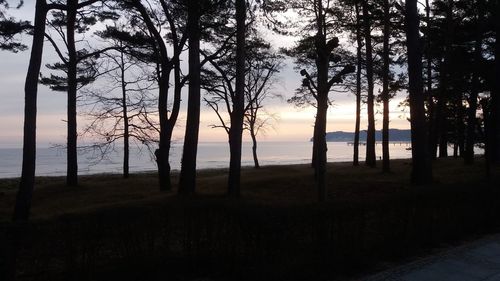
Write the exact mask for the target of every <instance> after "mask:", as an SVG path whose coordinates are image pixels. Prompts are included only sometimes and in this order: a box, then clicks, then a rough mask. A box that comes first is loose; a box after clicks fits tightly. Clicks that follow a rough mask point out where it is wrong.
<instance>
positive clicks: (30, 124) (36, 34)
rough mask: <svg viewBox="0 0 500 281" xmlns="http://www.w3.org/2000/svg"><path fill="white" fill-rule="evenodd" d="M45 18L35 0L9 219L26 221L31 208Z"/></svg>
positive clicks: (44, 10) (40, 1)
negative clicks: (19, 165) (18, 179)
mask: <svg viewBox="0 0 500 281" xmlns="http://www.w3.org/2000/svg"><path fill="white" fill-rule="evenodd" d="M46 18H47V3H46V2H45V0H37V1H36V8H35V20H34V29H33V43H32V47H31V55H30V61H29V66H28V72H27V74H26V81H25V84H24V94H25V98H24V103H25V105H24V131H23V133H24V136H23V164H22V171H21V182H20V184H19V190H18V191H17V195H16V204H15V207H14V214H13V220H14V221H26V220H28V219H29V216H30V210H31V198H32V196H33V188H34V186H35V162H36V161H35V160H36V119H37V118H36V117H37V108H36V103H37V92H38V77H39V75H40V67H41V64H42V54H43V42H44V36H45V20H46Z"/></svg>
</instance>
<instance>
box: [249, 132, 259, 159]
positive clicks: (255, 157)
mask: <svg viewBox="0 0 500 281" xmlns="http://www.w3.org/2000/svg"><path fill="white" fill-rule="evenodd" d="M250 136H251V137H252V155H253V164H254V167H255V168H256V169H258V168H260V165H259V158H258V157H257V136H256V135H255V130H254V128H253V126H251V127H250Z"/></svg>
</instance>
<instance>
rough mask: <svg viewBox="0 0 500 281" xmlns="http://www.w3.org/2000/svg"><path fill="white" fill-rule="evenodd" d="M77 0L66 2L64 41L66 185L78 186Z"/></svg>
mask: <svg viewBox="0 0 500 281" xmlns="http://www.w3.org/2000/svg"><path fill="white" fill-rule="evenodd" d="M77 5H78V0H68V2H67V9H68V10H67V19H66V20H67V27H66V41H67V46H68V109H67V110H68V113H67V114H68V117H67V118H68V120H67V121H68V133H67V134H68V135H67V142H68V143H67V146H68V147H67V163H66V164H67V171H66V184H67V185H68V186H77V185H78V153H77V138H78V134H77V120H76V95H77V88H78V85H77V53H76V43H75V24H76V12H77Z"/></svg>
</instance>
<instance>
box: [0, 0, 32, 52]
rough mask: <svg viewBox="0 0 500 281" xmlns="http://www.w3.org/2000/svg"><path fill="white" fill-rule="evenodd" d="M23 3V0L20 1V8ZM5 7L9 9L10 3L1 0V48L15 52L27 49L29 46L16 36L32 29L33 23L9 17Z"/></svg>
mask: <svg viewBox="0 0 500 281" xmlns="http://www.w3.org/2000/svg"><path fill="white" fill-rule="evenodd" d="M22 4H23V2H20V3H19V5H18V8H19V7H21V5H22ZM2 6H3V8H2ZM4 8H5V9H9V4H8V3H7V1H6V0H0V50H4V51H11V52H14V53H16V52H19V51H25V50H26V49H27V46H26V45H24V44H22V43H20V42H18V41H16V39H15V36H16V35H18V34H19V33H22V32H24V31H26V30H28V29H30V27H31V24H30V23H29V22H28V21H18V20H16V19H14V18H12V17H7V15H6V13H5V11H4Z"/></svg>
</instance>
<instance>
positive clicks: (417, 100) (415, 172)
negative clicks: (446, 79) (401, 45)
mask: <svg viewBox="0 0 500 281" xmlns="http://www.w3.org/2000/svg"><path fill="white" fill-rule="evenodd" d="M405 4H406V5H405V6H406V17H405V21H406V38H407V43H406V44H407V50H408V78H409V93H410V114H411V140H412V144H411V148H412V173H411V181H412V183H414V184H417V185H423V184H428V183H431V182H432V168H431V161H430V159H429V156H428V149H427V131H426V128H425V108H424V95H423V81H422V68H423V65H422V50H421V45H420V34H419V25H420V23H419V16H418V8H417V0H406V3H405Z"/></svg>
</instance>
